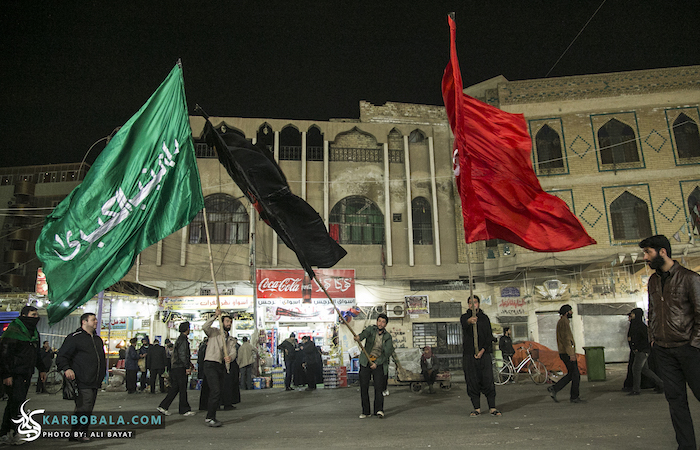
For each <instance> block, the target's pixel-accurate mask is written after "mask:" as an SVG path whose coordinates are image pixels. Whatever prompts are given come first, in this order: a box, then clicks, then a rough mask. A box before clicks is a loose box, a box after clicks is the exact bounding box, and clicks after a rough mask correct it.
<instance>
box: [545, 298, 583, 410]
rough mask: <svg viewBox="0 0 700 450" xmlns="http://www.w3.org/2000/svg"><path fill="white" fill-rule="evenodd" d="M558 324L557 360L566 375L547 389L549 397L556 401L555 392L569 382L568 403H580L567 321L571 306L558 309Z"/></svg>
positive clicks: (574, 345)
mask: <svg viewBox="0 0 700 450" xmlns="http://www.w3.org/2000/svg"><path fill="white" fill-rule="evenodd" d="M559 315H560V316H561V317H560V318H559V322H557V349H558V350H559V358H560V359H561V360H562V362H563V363H564V365H565V366H566V375H564V376H563V377H561V378H560V379H559V381H557V383H556V384H555V385H554V386H550V387H548V388H547V391H548V392H549V396H550V397H552V400H554V401H555V402H559V400H557V392H559V391H561V390H562V389H564V388H565V387H566V385H567V384H569V382H571V391H570V394H569V401H570V402H571V403H582V402H583V399H581V397H579V384H580V382H581V373H580V372H579V370H578V361H577V360H576V342H575V341H574V334H573V333H572V332H571V325H570V324H569V320H570V319H571V318H572V317H573V315H574V313H573V311H572V308H571V305H564V306H562V307H561V308H559Z"/></svg>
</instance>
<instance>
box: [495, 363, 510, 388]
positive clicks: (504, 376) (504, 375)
mask: <svg viewBox="0 0 700 450" xmlns="http://www.w3.org/2000/svg"><path fill="white" fill-rule="evenodd" d="M512 378H513V366H512V365H511V364H510V362H506V361H504V362H503V367H501V368H500V369H498V370H497V371H496V376H495V377H493V384H496V385H498V386H503V385H504V384H506V383H507V382H509V381H510V380H511V379H512Z"/></svg>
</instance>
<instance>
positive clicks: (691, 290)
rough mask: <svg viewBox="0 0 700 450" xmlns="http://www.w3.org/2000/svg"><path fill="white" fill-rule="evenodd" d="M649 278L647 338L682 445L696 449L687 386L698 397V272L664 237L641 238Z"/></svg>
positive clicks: (640, 245) (699, 277) (699, 354)
mask: <svg viewBox="0 0 700 450" xmlns="http://www.w3.org/2000/svg"><path fill="white" fill-rule="evenodd" d="M639 247H640V248H641V249H642V250H643V251H644V261H645V262H646V263H647V264H648V265H649V267H650V268H652V269H654V270H655V271H656V272H655V273H653V274H651V276H650V277H649V284H648V285H647V291H648V293H649V340H650V342H651V345H652V347H653V349H654V356H655V358H656V362H657V369H658V372H659V377H660V378H661V379H662V380H663V382H664V392H665V394H666V401H668V408H669V411H670V413H671V422H672V423H673V428H674V430H675V431H676V441H677V442H678V448H679V449H693V450H695V449H697V444H696V441H695V430H694V429H693V419H692V418H691V416H690V408H689V407H688V386H689V387H690V390H691V391H693V394H694V395H695V398H697V399H698V400H700V275H698V273H697V272H693V271H692V270H688V269H686V268H685V267H683V266H681V265H680V264H678V262H677V261H674V260H673V259H671V243H670V242H669V241H668V239H667V238H666V236H663V235H656V236H652V237H648V238H646V239H644V240H643V241H642V242H640V243H639Z"/></svg>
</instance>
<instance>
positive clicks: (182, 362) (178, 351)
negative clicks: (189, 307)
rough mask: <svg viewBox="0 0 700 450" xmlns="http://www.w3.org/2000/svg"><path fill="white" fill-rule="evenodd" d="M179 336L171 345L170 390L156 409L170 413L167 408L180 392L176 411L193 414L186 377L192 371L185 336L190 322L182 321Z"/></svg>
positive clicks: (187, 333)
mask: <svg viewBox="0 0 700 450" xmlns="http://www.w3.org/2000/svg"><path fill="white" fill-rule="evenodd" d="M178 330H179V331H180V336H178V338H177V341H175V345H174V346H173V355H172V359H171V361H172V362H171V367H170V372H169V373H170V390H169V391H168V395H167V396H166V397H165V398H164V399H163V401H162V402H160V405H158V411H160V412H161V413H163V414H165V415H166V416H169V415H170V412H169V411H168V408H169V407H170V404H171V403H172V402H173V400H175V396H176V395H178V394H180V404H179V408H178V411H179V412H180V414H182V415H183V416H187V417H190V416H194V415H195V414H196V413H195V412H194V411H192V408H190V404H189V402H188V401H187V377H188V376H189V374H190V373H192V367H193V366H192V361H191V360H190V341H189V340H188V339H187V336H188V335H189V334H190V323H189V322H182V323H181V324H180V327H179V328H178Z"/></svg>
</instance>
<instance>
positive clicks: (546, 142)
mask: <svg viewBox="0 0 700 450" xmlns="http://www.w3.org/2000/svg"><path fill="white" fill-rule="evenodd" d="M535 145H536V146H537V168H538V169H539V171H542V172H548V171H550V170H551V169H561V168H563V167H564V158H563V157H562V151H561V140H560V139H559V133H557V132H556V131H554V129H553V128H552V127H550V126H549V125H545V126H543V127H542V128H540V131H538V132H537V135H535Z"/></svg>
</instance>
